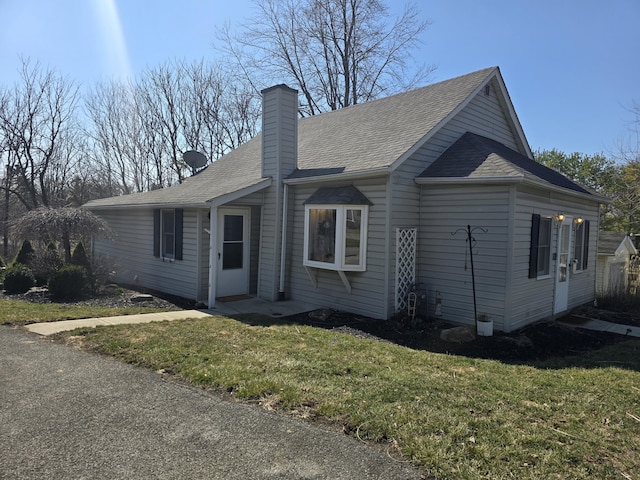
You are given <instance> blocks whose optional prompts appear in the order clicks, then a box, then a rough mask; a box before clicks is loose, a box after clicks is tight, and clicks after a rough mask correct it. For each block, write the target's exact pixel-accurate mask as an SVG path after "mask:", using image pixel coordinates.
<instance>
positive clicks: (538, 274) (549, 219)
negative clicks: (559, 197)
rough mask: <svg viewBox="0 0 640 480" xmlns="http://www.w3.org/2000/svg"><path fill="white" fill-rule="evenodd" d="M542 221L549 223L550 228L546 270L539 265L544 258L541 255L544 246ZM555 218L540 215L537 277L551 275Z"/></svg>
mask: <svg viewBox="0 0 640 480" xmlns="http://www.w3.org/2000/svg"><path fill="white" fill-rule="evenodd" d="M542 222H547V223H548V224H549V229H548V232H549V234H548V238H547V239H546V241H547V244H546V245H545V246H546V247H547V248H548V252H547V255H546V267H547V271H544V270H540V268H539V265H540V258H542V256H541V255H540V248H541V246H542V242H541V240H542ZM552 232H553V218H551V217H540V230H539V232H538V247H537V248H538V269H537V277H536V278H549V277H550V276H551V241H552V239H553V235H552Z"/></svg>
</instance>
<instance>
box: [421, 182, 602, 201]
mask: <svg viewBox="0 0 640 480" xmlns="http://www.w3.org/2000/svg"><path fill="white" fill-rule="evenodd" d="M415 182H416V183H417V184H418V185H456V184H457V185H511V184H517V183H526V184H529V185H533V186H535V187H539V188H544V189H545V190H551V191H553V192H557V193H562V194H564V195H571V196H573V197H578V198H582V199H584V200H590V201H592V202H593V201H596V202H598V203H607V204H608V203H611V200H610V199H608V198H607V197H603V196H602V195H599V194H597V193H582V192H577V191H575V190H571V189H569V188H564V187H559V186H557V185H553V184H551V183H548V182H545V181H542V180H535V179H531V178H527V177H525V176H524V175H517V176H511V177H463V178H460V177H416V178H415Z"/></svg>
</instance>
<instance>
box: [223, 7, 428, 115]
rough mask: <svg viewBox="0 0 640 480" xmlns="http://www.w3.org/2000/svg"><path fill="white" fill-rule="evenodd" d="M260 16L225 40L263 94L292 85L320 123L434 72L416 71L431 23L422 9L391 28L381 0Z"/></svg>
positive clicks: (263, 10)
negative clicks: (416, 56)
mask: <svg viewBox="0 0 640 480" xmlns="http://www.w3.org/2000/svg"><path fill="white" fill-rule="evenodd" d="M254 5H255V7H256V14H255V15H254V17H253V18H251V20H250V21H249V22H247V23H245V24H244V25H243V26H242V28H241V30H240V32H239V33H238V34H237V35H233V34H232V33H231V32H230V29H229V27H228V26H227V27H225V28H223V29H222V30H221V31H220V32H218V33H219V37H220V38H221V40H222V41H223V44H224V48H225V50H226V52H227V53H228V54H229V56H230V58H231V59H232V60H233V62H234V63H235V65H236V67H237V68H236V70H237V71H238V72H240V73H241V74H243V75H244V76H245V77H246V78H247V79H249V80H250V81H251V82H252V83H253V85H254V88H255V89H256V90H259V88H260V87H261V86H265V85H267V84H270V83H280V82H283V81H285V82H287V83H288V84H289V85H290V86H292V87H295V88H297V89H299V90H300V92H301V93H302V95H303V97H304V98H305V103H306V104H305V105H304V107H303V108H301V113H302V114H303V115H314V114H317V113H320V112H322V111H326V110H336V109H339V108H343V107H346V106H349V105H354V104H357V103H361V102H366V101H368V100H372V99H374V98H378V97H380V96H383V95H387V94H390V93H395V92H398V91H402V90H406V89H408V88H411V87H413V86H415V85H416V84H417V83H419V82H424V81H425V80H426V78H427V77H428V75H429V74H430V73H431V72H432V71H433V69H434V67H431V66H420V67H418V68H417V69H416V70H414V73H413V74H411V73H410V70H411V68H412V67H414V65H413V64H411V56H410V54H411V53H412V51H413V50H415V49H416V48H417V47H418V46H419V44H420V39H419V37H420V35H421V34H422V33H423V32H424V31H425V30H426V28H427V26H428V22H427V21H424V20H420V19H419V18H420V17H419V13H418V10H417V8H416V7H415V5H407V6H406V7H405V9H404V12H403V14H402V15H401V16H400V17H399V18H397V19H395V21H391V22H390V21H389V17H390V15H389V10H388V7H387V6H386V5H385V4H384V3H383V2H382V1H380V0H302V1H295V0H254Z"/></svg>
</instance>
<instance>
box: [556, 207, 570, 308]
mask: <svg viewBox="0 0 640 480" xmlns="http://www.w3.org/2000/svg"><path fill="white" fill-rule="evenodd" d="M572 221H573V219H572V218H570V217H565V219H564V220H563V221H562V223H561V224H560V225H558V245H557V250H556V298H555V303H554V309H553V313H554V314H555V313H561V312H564V311H566V310H567V306H568V301H569V273H570V272H569V270H570V268H571V257H570V255H569V250H570V248H571V222H572Z"/></svg>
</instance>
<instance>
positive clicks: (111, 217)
mask: <svg viewBox="0 0 640 480" xmlns="http://www.w3.org/2000/svg"><path fill="white" fill-rule="evenodd" d="M94 213H96V214H97V215H99V216H100V217H101V218H103V219H104V220H106V221H107V222H108V223H109V225H110V226H111V228H112V229H113V231H114V233H115V235H114V240H113V241H108V240H104V239H100V240H96V241H95V242H94V252H95V253H97V254H99V255H101V256H104V257H105V258H107V259H108V261H109V263H110V267H111V268H112V269H113V271H115V274H116V280H117V281H118V282H119V283H122V284H125V285H133V286H136V285H140V286H144V287H146V288H150V289H153V290H158V291H160V292H165V293H169V294H172V295H178V296H181V297H184V298H188V299H196V298H197V297H198V296H199V295H198V294H199V292H198V279H197V273H196V272H197V271H198V269H197V262H198V261H199V260H200V259H201V258H202V255H201V256H200V257H198V254H197V245H198V241H197V238H196V236H197V232H196V230H197V225H198V222H197V213H198V211H197V210H195V209H185V210H184V220H183V260H182V261H171V262H169V261H162V259H160V258H156V257H154V256H153V210H152V209H127V210H126V211H123V210H111V211H104V210H100V211H96V212H94Z"/></svg>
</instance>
